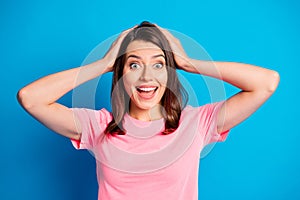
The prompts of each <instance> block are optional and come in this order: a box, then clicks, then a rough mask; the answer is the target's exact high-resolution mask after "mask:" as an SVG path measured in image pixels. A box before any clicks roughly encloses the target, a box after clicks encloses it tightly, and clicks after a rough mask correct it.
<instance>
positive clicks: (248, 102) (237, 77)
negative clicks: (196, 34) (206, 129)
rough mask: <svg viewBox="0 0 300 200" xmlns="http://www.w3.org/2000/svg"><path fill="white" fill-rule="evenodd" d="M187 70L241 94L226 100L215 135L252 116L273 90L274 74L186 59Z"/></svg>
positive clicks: (266, 71)
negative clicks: (214, 80)
mask: <svg viewBox="0 0 300 200" xmlns="http://www.w3.org/2000/svg"><path fill="white" fill-rule="evenodd" d="M189 63H190V66H188V68H189V69H190V70H191V71H190V72H193V73H200V74H203V75H207V76H211V77H214V78H218V79H221V80H223V81H226V82H227V83H230V84H232V85H234V86H236V87H238V88H239V89H241V91H240V92H239V93H237V94H235V95H234V96H232V97H230V98H229V99H227V100H226V102H225V104H224V105H223V106H222V108H221V110H220V112H219V114H218V123H217V124H218V132H219V133H222V132H223V131H226V130H229V129H231V128H232V127H234V126H236V125H237V124H239V123H240V122H242V121H244V120H245V119H246V118H248V117H249V116H250V115H251V114H252V113H254V112H255V111H256V110H257V109H258V108H259V107H260V106H261V105H262V104H263V103H264V102H265V101H266V100H267V99H268V98H269V97H270V96H271V95H272V94H273V93H274V91H275V90H276V87H277V85H278V82H279V74H278V73H277V72H276V71H273V70H269V69H265V68H261V67H257V66H253V65H249V64H243V63H235V62H214V61H200V60H193V59H190V62H189Z"/></svg>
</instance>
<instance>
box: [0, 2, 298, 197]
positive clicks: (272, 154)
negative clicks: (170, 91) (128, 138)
mask: <svg viewBox="0 0 300 200" xmlns="http://www.w3.org/2000/svg"><path fill="white" fill-rule="evenodd" d="M299 8H300V5H299V3H298V1H293V0H287V1H283V0H282V1H278V0H274V1H271V0H269V1H268V0H260V1H258V0H252V1H243V2H242V1H239V0H236V1H221V0H211V1H191V0H186V1H159V0H153V1H105V2H104V1H96V0H91V1H80V0H72V1H58V0H53V1H34V0H28V1H18V0H10V1H8V0H6V1H3V0H2V1H1V3H0V28H1V31H0V36H1V37H0V57H1V69H2V70H1V71H2V72H1V73H0V77H1V78H0V81H1V94H2V95H1V145H0V154H1V165H0V195H1V196H0V198H1V199H5V200H6V199H44V200H47V199H51V200H52V199H56V200H60V199H61V200H68V199H73V200H77V199H86V200H89V199H96V198H97V181H96V174H95V163H94V159H93V157H92V156H91V155H90V154H89V153H88V152H87V151H76V150H74V149H73V147H72V146H71V144H70V142H69V141H68V140H67V139H66V138H63V137H61V136H59V135H57V134H55V133H53V132H52V131H50V130H48V129H47V128H46V127H44V126H43V125H41V124H40V123H38V122H37V121H36V120H34V119H33V118H32V117H30V116H29V115H28V114H27V113H26V112H25V111H24V110H23V109H22V108H21V107H20V106H19V105H18V103H17V100H16V93H17V91H18V90H19V89H20V88H21V87H23V86H24V85H26V84H28V83H30V82H32V81H33V80H36V79H38V78H40V77H42V76H45V75H48V74H50V73H54V72H58V71H62V70H65V69H68V68H71V67H76V66H79V65H80V64H81V63H82V61H83V60H84V58H85V57H86V56H87V55H88V53H89V52H90V51H91V50H92V49H93V48H94V47H95V46H97V45H98V44H99V43H100V42H102V41H103V40H105V39H107V38H108V37H110V36H112V35H114V34H117V33H119V32H120V31H122V30H124V29H127V28H129V27H131V26H133V25H135V24H138V23H140V22H141V21H143V20H149V21H151V22H155V23H157V24H159V25H161V26H163V27H166V28H170V29H174V30H176V31H179V32H182V33H184V34H186V35H188V36H190V37H192V38H193V39H195V40H196V41H197V42H199V43H200V44H201V45H202V46H203V47H204V48H205V49H206V50H207V52H208V53H209V55H210V56H211V57H212V58H213V59H214V60H225V61H237V62H245V63H250V64H254V65H259V66H263V67H266V68H271V69H274V70H277V71H278V72H279V73H280V75H281V82H280V85H279V87H278V90H277V91H276V93H275V94H274V95H273V96H272V97H271V98H270V99H269V100H268V101H267V102H266V104H264V105H263V106H262V107H261V108H260V109H259V110H258V111H257V112H256V113H255V114H254V115H253V116H251V117H250V118H249V119H248V120H246V121H245V122H243V123H242V124H240V125H239V126H238V127H236V128H234V129H233V130H232V131H231V133H230V136H229V138H228V139H227V141H226V142H224V143H219V144H217V145H216V147H215V148H214V150H213V151H212V152H211V153H210V154H209V155H208V156H207V157H205V158H204V159H202V160H201V167H200V168H201V170H200V176H199V199H201V200H215V199H218V200H219V199H231V200H233V199H273V200H279V199H300V190H299V187H300V178H299V177H300V170H299V169H300V157H299V152H300V151H299V150H300V148H299V144H298V143H299V141H300V132H299V129H298V127H297V126H296V125H297V123H299V122H298V120H299V117H298V112H299V107H298V106H297V103H298V98H297V97H298V92H299V89H300V87H299V83H297V81H298V80H299V78H298V76H299V75H298V74H299V72H300V65H299V52H300V47H299V45H300V37H299V34H300V30H299V28H300V26H299V25H300V20H299V17H300V16H299V15H300V14H299V13H300V12H299V11H300V10H299ZM191 82H192V84H193V85H194V86H196V84H197V82H194V83H193V80H192V81H191ZM108 84H109V85H110V83H109V80H108ZM195 90H198V92H199V93H201V91H200V90H199V89H197V88H196V87H195ZM226 90H227V95H228V96H230V95H231V94H233V92H234V91H235V89H234V88H232V87H231V86H228V85H226ZM107 92H108V91H107ZM60 101H61V102H62V103H64V104H65V105H68V106H71V104H72V99H71V94H67V95H66V96H65V97H63V98H62V99H61V100H60ZM100 106H101V105H100Z"/></svg>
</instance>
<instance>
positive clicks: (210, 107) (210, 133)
mask: <svg viewBox="0 0 300 200" xmlns="http://www.w3.org/2000/svg"><path fill="white" fill-rule="evenodd" d="M223 104H224V101H221V102H216V103H212V104H206V105H204V106H201V107H199V108H198V112H199V116H200V120H199V126H198V128H199V131H200V132H201V134H203V135H202V137H203V138H202V139H203V145H204V146H205V145H207V144H209V143H213V142H223V141H225V140H226V138H227V136H228V133H229V131H230V130H227V131H224V132H222V133H218V130H217V120H218V119H217V117H218V113H219V111H220V109H221V107H222V105H223Z"/></svg>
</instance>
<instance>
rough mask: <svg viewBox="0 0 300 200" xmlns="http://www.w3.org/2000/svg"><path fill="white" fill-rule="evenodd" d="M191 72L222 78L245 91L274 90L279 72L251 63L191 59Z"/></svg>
mask: <svg viewBox="0 0 300 200" xmlns="http://www.w3.org/2000/svg"><path fill="white" fill-rule="evenodd" d="M189 63H190V65H191V66H190V67H189V69H190V72H193V73H199V74H203V75H206V76H210V77H214V78H217V79H221V80H223V81H225V82H228V83H230V84H232V85H234V86H236V87H238V88H240V89H241V90H243V91H247V92H253V91H264V92H266V91H267V92H273V91H274V90H275V89H276V87H277V84H278V79H279V75H278V73H277V72H275V71H273V70H269V69H265V68H261V67H257V66H253V65H249V64H243V63H236V62H215V61H201V60H194V59H190V62H189Z"/></svg>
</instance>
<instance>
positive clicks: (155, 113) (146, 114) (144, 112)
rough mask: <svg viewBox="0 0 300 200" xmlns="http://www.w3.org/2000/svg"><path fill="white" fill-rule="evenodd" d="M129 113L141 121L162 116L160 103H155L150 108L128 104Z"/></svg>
mask: <svg viewBox="0 0 300 200" xmlns="http://www.w3.org/2000/svg"><path fill="white" fill-rule="evenodd" d="M129 115H130V116H131V117H133V118H135V119H138V120H141V121H153V120H158V119H161V118H163V115H162V112H161V105H156V106H154V107H153V108H151V109H141V108H138V107H136V106H134V105H130V110H129Z"/></svg>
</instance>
